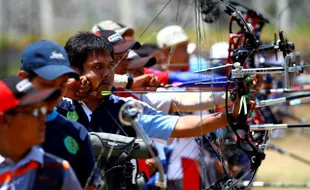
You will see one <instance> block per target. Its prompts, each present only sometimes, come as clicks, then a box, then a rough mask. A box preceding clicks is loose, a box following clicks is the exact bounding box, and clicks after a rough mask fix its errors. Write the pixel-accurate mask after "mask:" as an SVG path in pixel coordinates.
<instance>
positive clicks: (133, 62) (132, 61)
mask: <svg viewBox="0 0 310 190" xmlns="http://www.w3.org/2000/svg"><path fill="white" fill-rule="evenodd" d="M127 60H128V61H129V67H128V69H140V68H143V67H152V66H153V65H155V64H156V58H155V57H153V56H147V57H140V56H139V55H138V54H137V53H136V52H134V51H129V53H128V56H127Z"/></svg>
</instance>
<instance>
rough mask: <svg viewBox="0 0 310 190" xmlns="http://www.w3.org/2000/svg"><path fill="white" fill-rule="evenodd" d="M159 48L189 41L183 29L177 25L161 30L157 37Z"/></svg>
mask: <svg viewBox="0 0 310 190" xmlns="http://www.w3.org/2000/svg"><path fill="white" fill-rule="evenodd" d="M156 39H157V46H158V47H159V48H163V47H170V46H174V45H176V44H179V43H182V42H186V41H188V40H189V38H188V36H187V35H186V34H185V32H184V30H183V28H182V27H180V26H177V25H172V26H167V27H165V28H163V29H161V30H160V31H159V32H158V33H157V36H156Z"/></svg>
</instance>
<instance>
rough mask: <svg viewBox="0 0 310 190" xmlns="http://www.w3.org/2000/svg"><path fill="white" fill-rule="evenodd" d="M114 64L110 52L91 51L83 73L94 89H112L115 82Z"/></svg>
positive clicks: (98, 90)
mask: <svg viewBox="0 0 310 190" xmlns="http://www.w3.org/2000/svg"><path fill="white" fill-rule="evenodd" d="M114 65H115V63H114V62H113V59H112V57H111V55H110V53H109V52H102V53H89V54H88V57H87V59H86V61H85V63H84V71H83V73H81V75H82V76H86V77H87V79H88V80H89V82H90V89H91V90H92V91H96V92H99V93H100V92H101V91H110V90H111V89H112V87H113V82H114V72H113V67H114Z"/></svg>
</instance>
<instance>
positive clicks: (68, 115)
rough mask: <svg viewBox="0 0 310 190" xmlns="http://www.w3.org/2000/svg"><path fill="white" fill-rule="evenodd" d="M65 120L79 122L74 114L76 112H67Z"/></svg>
mask: <svg viewBox="0 0 310 190" xmlns="http://www.w3.org/2000/svg"><path fill="white" fill-rule="evenodd" d="M67 118H68V119H70V120H72V121H77V120H79V115H78V114H77V113H76V111H68V112H67Z"/></svg>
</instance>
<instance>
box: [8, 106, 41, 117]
mask: <svg viewBox="0 0 310 190" xmlns="http://www.w3.org/2000/svg"><path fill="white" fill-rule="evenodd" d="M6 113H7V114H10V115H16V114H18V113H23V114H27V115H32V116H33V117H39V115H43V116H46V115H47V107H46V106H41V107H38V108H34V109H32V110H31V111H28V110H27V111H26V110H17V109H13V110H10V111H8V112H6Z"/></svg>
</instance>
